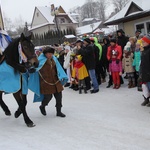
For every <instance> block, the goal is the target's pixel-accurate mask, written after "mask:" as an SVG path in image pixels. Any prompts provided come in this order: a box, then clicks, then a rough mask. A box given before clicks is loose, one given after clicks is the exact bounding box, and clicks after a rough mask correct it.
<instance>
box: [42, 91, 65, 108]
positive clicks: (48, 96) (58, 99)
mask: <svg viewBox="0 0 150 150" xmlns="http://www.w3.org/2000/svg"><path fill="white" fill-rule="evenodd" d="M53 95H54V97H55V99H56V105H55V107H56V108H61V107H62V92H60V93H54V94H46V95H44V99H43V101H42V106H47V105H48V103H49V102H50V100H51V99H52V97H53Z"/></svg>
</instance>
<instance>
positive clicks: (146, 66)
mask: <svg viewBox="0 0 150 150" xmlns="http://www.w3.org/2000/svg"><path fill="white" fill-rule="evenodd" d="M141 68H142V69H141V77H142V82H150V45H148V46H146V47H144V51H143V52H142V55H141Z"/></svg>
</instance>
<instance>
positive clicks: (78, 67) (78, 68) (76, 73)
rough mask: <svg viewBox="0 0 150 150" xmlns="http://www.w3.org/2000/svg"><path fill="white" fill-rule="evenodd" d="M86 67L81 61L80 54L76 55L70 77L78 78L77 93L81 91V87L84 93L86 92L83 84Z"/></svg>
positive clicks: (86, 73)
mask: <svg viewBox="0 0 150 150" xmlns="http://www.w3.org/2000/svg"><path fill="white" fill-rule="evenodd" d="M88 76H89V75H88V72H87V69H86V67H85V65H84V63H83V62H82V56H81V55H77V56H76V57H75V64H74V68H73V70H72V78H73V80H76V79H77V80H78V87H79V94H81V93H82V87H83V89H84V93H87V90H86V85H85V78H86V77H88Z"/></svg>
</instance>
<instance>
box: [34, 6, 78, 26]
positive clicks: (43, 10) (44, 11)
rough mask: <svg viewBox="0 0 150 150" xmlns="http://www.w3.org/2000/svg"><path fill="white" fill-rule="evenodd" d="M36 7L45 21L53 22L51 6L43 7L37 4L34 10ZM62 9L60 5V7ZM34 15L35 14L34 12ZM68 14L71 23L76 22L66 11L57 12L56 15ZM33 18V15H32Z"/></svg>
mask: <svg viewBox="0 0 150 150" xmlns="http://www.w3.org/2000/svg"><path fill="white" fill-rule="evenodd" d="M60 7H61V6H60ZM36 9H38V10H39V12H40V13H41V14H42V15H43V17H44V18H45V19H46V20H47V23H49V24H54V17H55V16H52V15H51V8H50V7H47V6H46V7H45V6H38V7H35V10H36ZM61 9H62V7H61ZM34 15H35V14H34ZM64 15H66V16H68V17H69V19H70V20H71V21H72V23H77V22H76V21H75V20H74V19H73V18H72V17H71V15H70V14H68V13H66V12H65V11H64V10H63V12H59V14H58V16H64ZM33 18H34V16H33ZM32 21H33V20H32Z"/></svg>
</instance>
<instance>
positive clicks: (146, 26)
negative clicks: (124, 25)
mask: <svg viewBox="0 0 150 150" xmlns="http://www.w3.org/2000/svg"><path fill="white" fill-rule="evenodd" d="M136 30H141V32H142V33H143V34H148V33H150V20H148V21H145V22H140V23H137V24H135V31H136Z"/></svg>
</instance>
